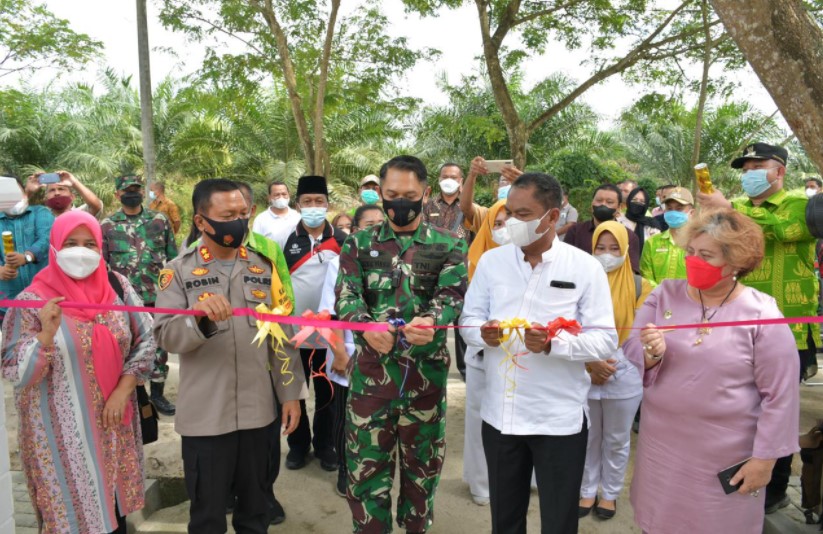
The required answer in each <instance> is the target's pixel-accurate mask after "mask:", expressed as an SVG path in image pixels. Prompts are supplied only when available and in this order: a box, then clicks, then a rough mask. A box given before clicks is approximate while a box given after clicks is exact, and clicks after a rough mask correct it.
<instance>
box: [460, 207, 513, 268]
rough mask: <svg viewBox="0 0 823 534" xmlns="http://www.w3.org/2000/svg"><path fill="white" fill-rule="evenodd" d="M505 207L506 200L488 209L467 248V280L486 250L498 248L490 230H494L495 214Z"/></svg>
mask: <svg viewBox="0 0 823 534" xmlns="http://www.w3.org/2000/svg"><path fill="white" fill-rule="evenodd" d="M505 205H506V199H503V200H498V201H497V202H495V204H494V205H493V206H492V207H491V208H489V212H488V214H486V218H485V219H483V222H482V223H481V226H480V230H479V231H478V232H477V235H476V236H475V237H474V241H472V244H471V246H470V247H469V255H468V257H469V280H471V279H472V276H473V275H474V270H475V269H477V262H479V261H480V256H482V255H483V253H484V252H486V251H487V250H491V249H493V248H497V247H498V245H497V243H495V242H494V239H492V230H493V229H494V220H495V219H496V218H497V214H498V213H500V210H501V209H503V207H504V206H505Z"/></svg>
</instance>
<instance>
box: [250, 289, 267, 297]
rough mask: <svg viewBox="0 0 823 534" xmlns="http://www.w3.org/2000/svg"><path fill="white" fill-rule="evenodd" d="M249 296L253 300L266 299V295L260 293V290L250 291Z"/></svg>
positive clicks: (262, 292)
mask: <svg viewBox="0 0 823 534" xmlns="http://www.w3.org/2000/svg"><path fill="white" fill-rule="evenodd" d="M251 294H252V295H253V296H254V297H255V298H258V299H264V298H266V297H267V296H268V294H267V293H266V292H265V291H261V290H259V289H252V290H251Z"/></svg>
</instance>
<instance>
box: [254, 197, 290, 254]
mask: <svg viewBox="0 0 823 534" xmlns="http://www.w3.org/2000/svg"><path fill="white" fill-rule="evenodd" d="M289 200H291V197H290V195H289V187H288V186H287V185H286V184H285V182H281V181H274V182H272V183H270V184H269V209H267V210H265V211H264V212H262V213H261V214H260V215H258V216H257V217H255V218H254V225H253V226H252V231H254V232H257V233H258V234H260V235H264V236H266V237H268V238H269V239H271V240H272V241H274V242H275V243H277V244H278V245H280V248H281V249H282V248H284V247H285V246H286V240H287V239H288V238H289V236H290V235H291V233H292V232H294V229H295V228H296V227H297V223H299V222H300V212H299V211H297V210H294V209H292V208H290V207H289Z"/></svg>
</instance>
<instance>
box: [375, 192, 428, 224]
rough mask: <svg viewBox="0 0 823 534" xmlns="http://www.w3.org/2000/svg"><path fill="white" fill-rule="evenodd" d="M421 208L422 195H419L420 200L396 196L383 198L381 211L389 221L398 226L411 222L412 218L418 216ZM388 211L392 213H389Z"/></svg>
mask: <svg viewBox="0 0 823 534" xmlns="http://www.w3.org/2000/svg"><path fill="white" fill-rule="evenodd" d="M422 210H423V197H420V200H409V199H407V198H397V199H394V200H386V199H385V198H384V199H383V211H384V212H386V216H387V217H388V218H389V220H391V222H393V223H394V224H395V225H397V226H400V227H403V226H408V225H410V224H411V223H413V222H414V220H415V219H416V218H418V217H419V216H420V212H421V211H422ZM389 211H391V212H392V213H394V215H392V214H391V213H389Z"/></svg>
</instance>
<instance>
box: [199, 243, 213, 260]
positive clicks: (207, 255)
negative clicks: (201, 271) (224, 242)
mask: <svg viewBox="0 0 823 534" xmlns="http://www.w3.org/2000/svg"><path fill="white" fill-rule="evenodd" d="M199 252H200V257H201V258H203V261H205V262H210V261H211V252H210V251H209V247H207V246H206V245H203V246H202V247H200V250H199Z"/></svg>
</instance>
